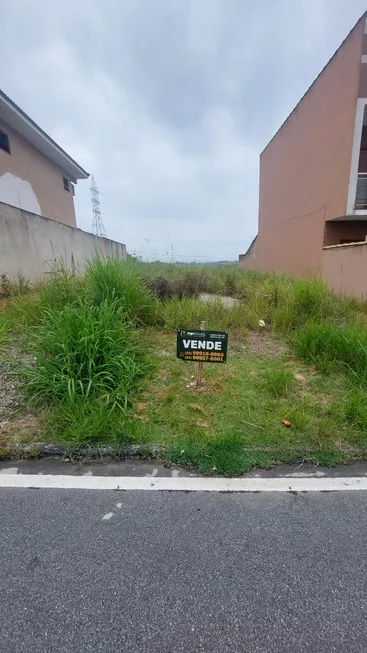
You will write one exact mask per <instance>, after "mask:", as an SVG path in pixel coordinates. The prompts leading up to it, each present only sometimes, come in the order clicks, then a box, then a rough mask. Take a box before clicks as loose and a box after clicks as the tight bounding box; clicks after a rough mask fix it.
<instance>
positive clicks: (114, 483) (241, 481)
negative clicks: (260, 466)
mask: <svg viewBox="0 0 367 653" xmlns="http://www.w3.org/2000/svg"><path fill="white" fill-rule="evenodd" d="M0 487H14V488H40V489H56V490H61V489H65V490H145V491H151V490H166V491H167V490H169V491H188V492H342V491H345V490H367V477H353V478H330V477H326V478H228V479H227V478H192V477H188V478H186V477H181V478H157V477H156V478H151V477H146V476H140V477H132V476H120V477H118V476H64V475H44V476H43V475H38V474H1V475H0Z"/></svg>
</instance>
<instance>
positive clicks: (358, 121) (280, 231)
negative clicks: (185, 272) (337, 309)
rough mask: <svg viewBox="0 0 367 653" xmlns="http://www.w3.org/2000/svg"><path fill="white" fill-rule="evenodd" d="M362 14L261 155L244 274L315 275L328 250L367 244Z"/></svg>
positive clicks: (366, 45) (365, 24) (366, 63)
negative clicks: (256, 205) (254, 229)
mask: <svg viewBox="0 0 367 653" xmlns="http://www.w3.org/2000/svg"><path fill="white" fill-rule="evenodd" d="M366 16H367V12H366V13H365V14H364V15H363V16H362V17H361V18H360V20H359V21H358V22H357V24H356V25H355V27H354V28H353V29H352V31H351V32H350V34H349V35H348V36H347V38H346V39H345V41H344V42H343V43H342V44H341V46H340V48H339V49H338V50H337V52H336V53H335V54H334V56H333V57H332V59H331V60H330V61H329V63H328V64H327V66H326V67H325V68H324V69H323V71H322V72H321V73H320V75H319V76H318V77H317V79H316V80H315V82H314V83H313V84H312V86H311V87H310V88H309V89H308V91H307V92H306V94H305V95H304V96H303V98H302V99H301V101H300V102H299V103H298V105H297V106H296V108H295V109H294V110H293V111H292V113H291V114H290V116H289V117H288V118H287V120H286V121H285V122H284V124H283V125H282V126H281V127H280V129H279V131H278V132H277V133H276V134H275V136H274V137H273V138H272V140H271V141H270V143H269V144H268V145H267V147H266V148H265V150H264V151H263V152H262V154H261V155H260V198H259V221H258V235H257V236H256V238H255V240H254V241H253V243H252V244H251V246H250V247H249V249H248V251H247V253H246V254H242V255H241V256H240V267H242V268H251V269H257V270H262V271H265V272H285V273H290V274H299V275H305V274H315V273H318V272H319V271H321V269H322V266H323V256H324V255H323V248H324V247H325V246H331V245H335V246H339V245H345V244H348V243H351V242H356V241H365V240H366V237H367V20H366ZM363 249H364V250H365V249H366V248H363ZM339 290H340V288H339ZM366 292H367V288H366Z"/></svg>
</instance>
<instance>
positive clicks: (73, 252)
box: [0, 202, 126, 280]
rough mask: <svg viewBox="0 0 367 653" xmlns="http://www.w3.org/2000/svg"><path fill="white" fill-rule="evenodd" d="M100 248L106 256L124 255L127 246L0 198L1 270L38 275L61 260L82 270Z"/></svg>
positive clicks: (101, 252) (11, 273)
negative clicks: (24, 209)
mask: <svg viewBox="0 0 367 653" xmlns="http://www.w3.org/2000/svg"><path fill="white" fill-rule="evenodd" d="M97 252H99V253H100V254H101V255H102V256H104V257H106V258H118V259H125V258H126V246H125V245H122V244H121V243H116V242H115V241H113V240H108V238H98V237H97V236H93V235H92V234H89V233H87V232H85V231H82V230H81V229H76V228H75V227H68V226H67V225H63V224H60V223H58V222H55V221H54V220H49V219H48V218H42V217H40V216H39V215H34V214H33V213H29V212H27V211H21V210H20V209H18V208H16V207H14V206H9V205H7V204H3V203H2V202H0V274H6V275H8V276H9V277H16V276H17V275H18V273H22V274H24V276H25V277H26V278H27V279H33V280H34V279H40V278H41V277H42V276H43V275H44V273H45V272H49V271H50V269H51V268H52V267H54V265H55V264H56V265H58V264H59V263H60V260H62V261H63V264H64V265H65V266H67V267H69V268H70V267H71V265H72V260H74V262H75V264H76V265H77V267H78V268H79V269H80V270H82V269H83V267H84V265H85V263H86V261H87V260H88V259H91V258H92V257H93V255H94V254H95V253H97Z"/></svg>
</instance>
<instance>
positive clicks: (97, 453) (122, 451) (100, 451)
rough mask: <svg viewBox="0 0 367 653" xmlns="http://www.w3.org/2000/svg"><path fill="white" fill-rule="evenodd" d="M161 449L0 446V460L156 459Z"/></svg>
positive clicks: (53, 445) (18, 443)
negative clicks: (57, 458) (48, 458)
mask: <svg viewBox="0 0 367 653" xmlns="http://www.w3.org/2000/svg"><path fill="white" fill-rule="evenodd" d="M163 452H164V448H163V447H157V446H151V445H126V446H117V445H116V446H105V447H73V446H68V445H63V444H47V443H45V442H31V443H26V444H24V443H21V442H12V443H9V444H4V445H1V444H0V460H4V459H9V458H44V457H47V456H62V457H67V458H93V459H96V458H106V457H109V458H158V457H159V456H160V455H161V454H162V453H163Z"/></svg>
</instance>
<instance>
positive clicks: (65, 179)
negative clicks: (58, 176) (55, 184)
mask: <svg viewBox="0 0 367 653" xmlns="http://www.w3.org/2000/svg"><path fill="white" fill-rule="evenodd" d="M63 181H64V188H65V190H67V191H68V193H70V181H69V180H68V178H67V177H63Z"/></svg>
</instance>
